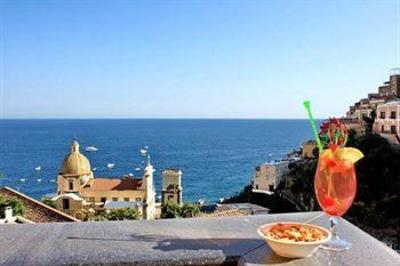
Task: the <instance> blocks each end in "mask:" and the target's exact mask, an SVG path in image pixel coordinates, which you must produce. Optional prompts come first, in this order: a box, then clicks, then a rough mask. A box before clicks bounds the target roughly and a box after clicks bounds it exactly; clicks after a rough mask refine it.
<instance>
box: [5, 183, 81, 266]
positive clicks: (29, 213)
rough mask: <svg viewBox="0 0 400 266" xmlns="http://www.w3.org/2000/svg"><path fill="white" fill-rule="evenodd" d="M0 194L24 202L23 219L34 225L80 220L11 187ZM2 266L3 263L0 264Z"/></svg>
mask: <svg viewBox="0 0 400 266" xmlns="http://www.w3.org/2000/svg"><path fill="white" fill-rule="evenodd" d="M0 194H2V195H3V196H4V197H5V198H9V197H15V198H18V199H19V200H21V201H22V203H23V204H24V207H25V212H24V215H23V218H25V219H27V220H29V221H31V222H34V223H57V222H78V221H80V220H78V219H76V218H75V217H72V216H70V215H68V214H65V213H63V212H61V211H59V210H57V209H54V208H52V207H50V206H47V205H46V204H43V203H41V202H40V201H37V200H35V199H33V198H31V197H29V196H27V195H25V194H22V193H21V192H18V191H16V190H14V189H12V188H9V187H2V188H0ZM0 265H1V263H0Z"/></svg>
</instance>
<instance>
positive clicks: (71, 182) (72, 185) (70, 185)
mask: <svg viewBox="0 0 400 266" xmlns="http://www.w3.org/2000/svg"><path fill="white" fill-rule="evenodd" d="M69 190H74V181H73V180H69Z"/></svg>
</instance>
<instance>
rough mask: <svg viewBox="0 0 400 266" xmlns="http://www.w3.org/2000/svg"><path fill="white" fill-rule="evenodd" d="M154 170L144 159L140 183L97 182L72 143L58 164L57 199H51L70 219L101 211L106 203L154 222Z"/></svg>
mask: <svg viewBox="0 0 400 266" xmlns="http://www.w3.org/2000/svg"><path fill="white" fill-rule="evenodd" d="M154 171H155V170H154V168H153V166H152V165H151V163H150V156H148V161H147V165H146V167H145V168H144V176H143V178H141V179H136V178H131V177H124V178H114V179H110V178H97V177H95V176H94V174H93V171H92V170H91V167H90V162H89V160H88V159H87V158H86V156H85V155H83V154H81V153H80V151H79V143H78V141H77V140H76V139H74V140H73V141H72V144H71V151H70V153H69V154H68V155H67V156H66V157H65V159H64V161H63V162H62V165H61V169H60V173H59V175H58V179H57V185H58V188H57V195H56V196H55V197H53V198H52V200H53V201H55V202H56V203H57V205H58V206H59V207H61V209H62V210H63V211H64V212H65V213H67V214H71V215H75V214H77V213H78V212H81V211H82V210H85V209H86V210H89V209H91V208H92V209H93V208H104V207H106V206H107V204H109V203H118V205H119V206H124V205H127V206H129V207H132V206H134V208H136V209H137V210H139V211H140V212H141V213H142V216H143V219H154V218H155V196H156V193H155V189H154V186H153V172H154Z"/></svg>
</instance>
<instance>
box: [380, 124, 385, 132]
mask: <svg viewBox="0 0 400 266" xmlns="http://www.w3.org/2000/svg"><path fill="white" fill-rule="evenodd" d="M381 132H382V133H383V132H385V126H384V125H382V127H381Z"/></svg>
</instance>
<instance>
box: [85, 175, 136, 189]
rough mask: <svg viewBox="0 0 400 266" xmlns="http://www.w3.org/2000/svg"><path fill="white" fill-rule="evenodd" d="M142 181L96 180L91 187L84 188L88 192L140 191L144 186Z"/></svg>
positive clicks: (130, 179) (128, 179)
mask: <svg viewBox="0 0 400 266" xmlns="http://www.w3.org/2000/svg"><path fill="white" fill-rule="evenodd" d="M142 183H143V180H142V179H132V178H123V179H108V178H94V180H93V181H92V183H91V185H89V186H86V187H85V188H83V189H84V190H86V191H105V190H138V189H139V188H140V187H141V186H142Z"/></svg>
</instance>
